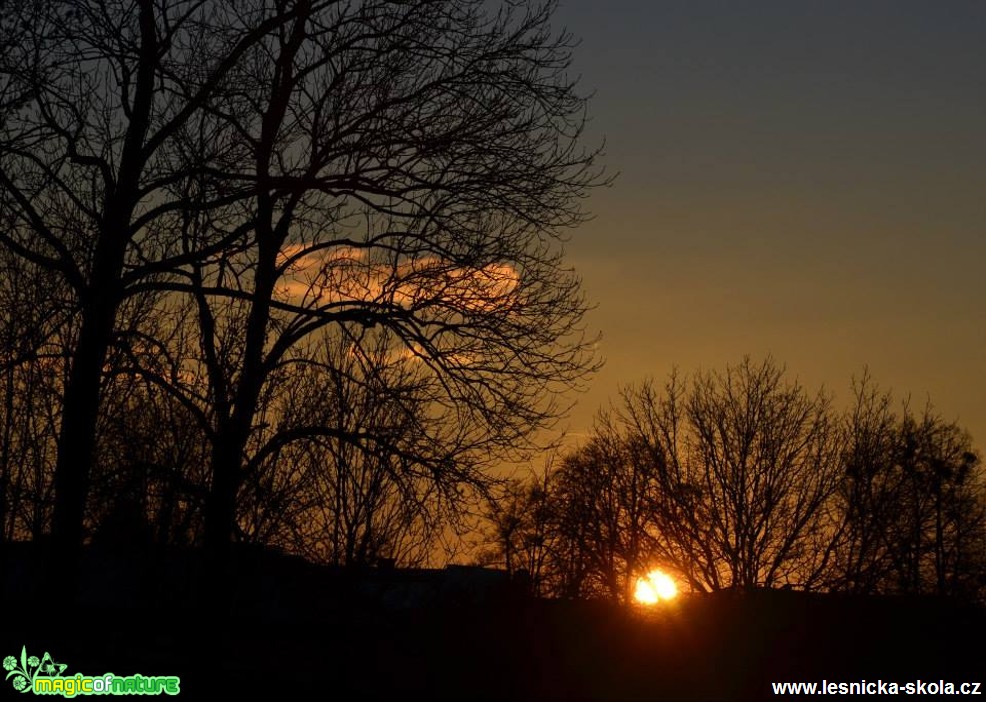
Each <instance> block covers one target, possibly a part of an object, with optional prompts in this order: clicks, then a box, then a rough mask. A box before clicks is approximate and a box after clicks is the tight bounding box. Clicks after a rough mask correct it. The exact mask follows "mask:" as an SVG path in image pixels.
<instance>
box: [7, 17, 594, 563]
mask: <svg viewBox="0 0 986 702" xmlns="http://www.w3.org/2000/svg"><path fill="white" fill-rule="evenodd" d="M551 11H552V6H551V4H547V5H544V6H537V7H535V6H529V5H527V4H524V3H507V4H505V5H504V6H503V7H502V8H500V9H499V10H496V11H495V12H494V11H492V10H490V9H488V7H487V4H486V3H483V2H478V1H474V0H445V1H442V2H427V1H424V0H420V1H415V2H406V3H395V2H384V1H382V0H381V1H379V2H363V3H358V4H349V3H346V4H343V3H338V2H329V1H323V2H319V1H317V0H298V1H296V2H276V3H271V2H262V1H261V0H254V1H251V2H236V3H232V2H222V1H220V0H215V1H213V2H206V1H202V2H199V1H196V2H192V1H190V0H173V1H170V2H163V3H152V2H150V1H149V0H132V1H127V0H115V1H113V2H84V1H81V0H80V1H79V2H73V3H34V2H18V1H15V2H11V3H7V6H6V7H5V14H4V18H3V19H2V20H0V114H2V115H3V117H2V122H0V144H2V147H0V205H2V207H3V209H4V211H5V212H7V213H9V226H7V227H6V228H5V229H4V230H2V231H0V244H2V245H3V246H4V247H6V248H7V249H8V250H9V251H11V252H13V253H14V254H16V255H17V256H18V257H19V258H20V259H21V260H23V261H25V262H29V263H30V264H32V265H35V266H39V267H41V268H42V269H44V270H46V271H49V272H51V273H52V274H55V275H57V276H58V277H59V279H60V280H61V281H63V282H64V285H65V286H66V287H67V288H68V289H70V290H71V293H72V304H73V305H74V309H75V314H74V316H73V320H74V323H75V324H77V328H78V333H77V334H76V335H75V336H74V337H73V339H72V345H71V348H70V354H69V355H70V359H69V363H68V369H69V370H68V377H67V382H66V386H65V391H64V398H63V401H62V406H61V416H60V419H61V422H60V426H61V430H60V436H59V438H58V446H57V451H58V454H57V461H56V465H55V472H54V486H55V492H56V502H55V510H54V516H53V531H54V536H55V538H56V541H57V542H58V543H59V544H60V545H61V546H62V547H63V548H66V549H72V548H74V547H75V546H76V545H78V544H79V543H80V542H81V539H82V536H83V524H84V513H85V505H86V501H87V495H88V493H89V486H90V480H91V477H92V475H91V470H92V465H93V456H94V451H95V446H96V435H97V417H98V416H99V414H100V403H101V397H102V387H103V385H102V383H103V378H104V373H105V372H106V371H107V369H108V362H109V361H111V360H112V354H111V349H112V348H113V347H114V346H116V345H119V344H121V343H126V342H127V340H128V339H130V341H131V346H133V345H135V344H134V343H133V337H134V335H137V336H138V338H140V337H141V334H143V332H142V331H141V330H140V329H135V328H132V327H131V326H130V325H121V324H120V321H121V314H122V311H123V310H125V308H126V305H127V304H128V302H129V301H130V300H132V299H134V298H135V297H138V296H141V295H145V294H148V293H153V295H152V299H153V304H155V305H157V304H163V303H162V299H170V298H162V297H161V294H162V293H167V294H170V295H172V296H175V295H177V296H179V297H182V298H183V299H185V300H186V301H190V303H191V304H193V305H194V309H195V310H196V315H197V322H198V326H199V339H200V344H199V346H200V348H199V354H197V356H196V357H194V358H192V359H191V361H190V365H191V366H192V368H191V369H183V377H184V376H188V377H194V378H196V381H195V383H189V382H176V380H178V381H181V377H177V376H173V377H163V376H162V375H161V374H160V373H158V372H157V371H156V370H155V369H154V368H150V369H143V371H142V372H143V373H144V375H145V378H146V379H147V380H148V382H152V383H154V384H155V385H157V387H158V388H159V389H160V390H161V391H164V392H169V393H171V394H172V395H173V396H174V397H175V398H176V399H177V400H178V401H179V402H181V403H183V404H184V405H185V406H187V407H188V408H189V410H190V411H192V412H193V413H195V414H196V415H197V416H198V417H199V421H200V422H201V423H202V424H203V426H204V428H205V430H206V434H207V437H208V440H209V442H210V445H211V457H210V464H211V467H210V470H211V477H210V480H209V495H208V498H207V502H206V510H205V511H206V539H207V541H208V542H209V543H210V544H211V545H212V546H213V547H214V548H215V549H217V550H222V549H223V548H224V544H227V543H228V542H229V539H230V538H231V537H232V535H233V533H234V531H235V522H236V513H237V509H236V504H237V499H238V494H239V491H240V489H241V488H242V487H243V485H244V484H245V482H246V481H248V480H250V479H252V476H251V471H252V470H253V467H254V466H253V464H252V463H251V461H252V460H253V459H251V458H250V456H251V455H254V456H255V455H258V454H264V453H265V452H269V451H270V450H271V449H269V448H266V447H267V446H268V445H270V443H271V442H274V444H280V443H283V442H284V441H285V440H286V438H285V437H284V436H281V437H280V438H278V437H276V436H273V435H271V434H269V433H267V432H266V430H265V429H264V428H263V427H262V426H261V425H262V424H263V422H261V421H259V420H258V411H259V408H260V407H261V404H262V401H263V398H264V397H265V393H267V392H268V390H269V387H268V384H269V383H271V382H273V381H274V379H275V378H280V376H279V375H278V370H279V369H281V368H282V367H284V366H286V365H291V364H301V363H304V362H305V356H306V353H307V352H306V345H307V344H308V343H309V341H310V340H311V339H312V337H313V336H316V335H318V334H320V333H322V332H326V333H331V334H337V335H344V336H347V337H348V338H350V339H359V338H360V336H359V334H358V333H356V332H354V331H353V330H354V329H360V328H368V327H373V328H379V329H380V330H382V332H383V333H385V336H386V338H387V339H388V341H389V343H390V344H391V348H392V351H393V353H395V354H409V355H411V356H413V357H414V358H415V359H416V360H417V362H419V363H420V364H421V365H422V367H423V368H425V369H427V371H428V373H430V375H431V378H432V382H431V385H430V388H429V391H430V392H431V399H432V403H431V405H430V409H429V410H428V412H429V413H430V415H431V416H430V417H429V419H430V420H431V419H434V418H435V417H438V418H440V419H441V420H442V422H438V423H437V424H435V426H437V425H438V424H442V425H443V426H445V427H446V428H448V427H457V431H456V432H455V433H454V435H452V436H451V437H450V436H449V435H448V434H443V435H442V436H441V437H440V438H442V440H449V439H450V438H451V439H452V440H453V441H454V442H455V445H456V446H458V447H460V448H462V449H463V450H462V451H460V452H459V454H458V455H457V460H459V461H460V462H459V463H454V462H449V461H448V460H443V461H430V460H429V456H428V455H427V454H426V455H422V456H419V457H418V458H419V459H420V462H421V463H422V465H426V466H427V469H428V470H429V471H430V472H431V474H432V475H434V476H443V475H448V476H458V477H459V478H464V479H469V478H470V477H474V476H475V473H474V472H472V471H473V469H475V468H476V467H477V466H479V462H478V461H477V460H476V459H475V456H476V455H479V454H478V453H475V452H474V454H473V459H472V460H468V461H467V460H466V457H467V452H466V451H465V448H466V447H474V448H475V447H485V449H486V450H487V453H488V452H489V451H490V450H492V449H493V448H494V447H516V448H523V447H524V446H526V445H527V443H526V441H527V438H529V437H530V436H532V432H533V431H535V430H536V429H537V428H538V427H540V426H542V425H544V424H545V423H546V422H548V421H550V420H551V419H552V418H553V417H554V416H556V414H557V411H558V407H557V406H556V405H555V404H554V403H553V402H552V398H553V397H554V391H555V390H560V389H564V388H566V387H570V386H571V385H572V384H574V383H577V382H578V381H579V379H580V378H581V377H583V375H584V374H585V373H586V372H587V370H588V369H589V368H590V367H591V365H592V361H591V358H590V356H589V354H588V349H589V347H588V346H587V345H586V344H585V343H584V341H583V340H582V339H581V337H580V327H579V325H580V319H581V315H582V312H583V310H584V304H583V302H582V299H581V297H580V295H579V292H578V280H577V279H576V278H575V277H574V276H573V275H572V273H571V272H570V271H569V270H567V269H566V268H565V267H564V265H563V263H562V259H561V248H560V246H559V241H560V238H561V233H562V231H563V230H564V229H565V228H566V227H568V226H570V225H573V224H576V223H578V222H579V221H581V218H582V214H581V211H580V209H579V197H580V196H581V195H583V194H584V192H585V191H586V189H587V188H588V187H590V186H592V185H594V184H597V183H599V182H601V181H600V179H599V174H598V171H597V170H596V169H595V167H594V165H593V163H594V157H595V153H594V152H586V151H583V150H582V149H581V147H580V146H579V141H580V136H581V129H582V117H583V108H584V105H585V101H584V99H583V98H582V97H581V96H580V95H579V94H578V93H577V92H576V90H575V88H574V85H573V83H572V81H571V80H570V79H569V78H568V77H567V75H566V73H565V71H566V68H567V66H568V61H569V53H570V51H569V50H570V43H569V41H568V38H567V37H565V36H555V35H553V34H552V33H551V32H550V29H549V24H548V23H549V19H550V16H551ZM143 342H144V346H145V347H146V346H147V345H148V343H149V342H148V340H147V339H143ZM354 343H355V342H354ZM196 366H197V368H196ZM200 379H204V382H205V385H204V386H203V385H201V384H198V385H197V384H196V383H200V382H201V381H200ZM326 433H327V431H326V428H325V427H307V428H306V431H304V432H303V431H302V430H301V428H299V427H295V428H294V434H293V435H292V436H291V437H290V438H297V439H299V440H300V439H303V438H311V437H314V436H317V435H325V434H326ZM303 434H305V435H306V436H302V435H303ZM337 438H346V439H347V440H351V441H356V442H364V443H365V442H366V441H370V440H371V439H370V437H366V436H362V435H360V436H349V437H337ZM432 438H433V440H436V441H437V440H438V439H439V437H438V436H435V435H432ZM372 440H373V441H374V442H376V443H377V444H378V445H380V446H383V445H384V444H385V443H386V438H385V437H373V439H372ZM391 448H393V447H391Z"/></svg>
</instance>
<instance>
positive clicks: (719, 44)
mask: <svg viewBox="0 0 986 702" xmlns="http://www.w3.org/2000/svg"><path fill="white" fill-rule="evenodd" d="M555 24H556V26H558V27H559V28H567V29H568V30H569V31H571V32H572V33H573V34H575V35H576V36H577V37H580V38H581V44H580V46H579V47H578V48H577V49H576V52H575V62H574V70H575V72H576V73H579V74H581V82H580V85H581V86H582V88H583V89H584V90H587V91H594V92H595V96H594V98H593V100H592V103H591V105H590V114H591V117H592V124H591V125H590V130H589V135H588V136H589V138H590V141H593V140H594V141H598V140H599V139H600V138H601V137H603V136H605V138H606V158H605V162H606V164H607V166H608V168H610V169H611V170H612V171H618V172H619V173H620V175H619V177H618V179H617V181H616V182H615V184H614V185H613V186H612V187H611V188H609V189H607V190H604V191H598V192H596V193H594V194H593V196H592V197H591V199H590V200H589V202H588V208H589V209H590V210H591V211H592V212H593V213H594V214H595V217H596V218H595V220H594V221H592V222H590V223H589V224H587V225H585V226H583V227H581V228H579V229H578V230H577V231H576V232H574V234H573V238H572V241H571V243H570V245H569V247H568V254H569V260H570V261H571V263H572V264H573V265H574V266H575V267H576V268H577V270H578V271H579V272H580V273H581V275H582V277H583V281H584V286H585V290H586V293H587V294H588V296H589V297H590V299H591V300H593V301H594V302H595V303H596V304H597V308H596V310H595V311H594V312H593V313H592V314H591V316H590V317H589V320H588V321H589V324H590V326H591V328H592V329H594V330H596V331H598V332H601V334H602V342H601V352H602V354H603V356H604V357H605V359H606V365H605V367H604V369H603V370H602V372H600V373H599V374H598V375H597V376H596V377H595V379H594V380H593V382H592V385H591V389H590V390H589V392H588V393H587V394H585V395H582V396H580V398H579V401H578V406H577V407H576V409H575V410H574V412H573V414H572V415H571V417H570V421H569V424H570V426H571V429H572V430H573V431H574V432H581V431H585V429H587V428H588V426H589V425H590V424H591V420H592V416H593V414H594V413H595V411H596V410H597V408H598V407H599V406H600V405H602V404H604V403H606V402H608V401H609V400H610V399H615V398H616V391H617V388H618V386H619V385H620V384H623V383H629V382H636V381H639V380H641V379H643V378H644V377H646V376H654V377H657V378H664V377H665V376H666V375H667V374H668V372H669V371H670V369H671V367H672V365H673V364H677V365H678V366H679V367H680V368H681V370H682V371H693V370H695V369H697V368H699V367H702V368H708V369H711V368H722V367H723V366H724V364H726V363H731V362H736V361H738V360H740V359H741V358H742V356H743V355H744V354H750V355H752V356H754V357H756V358H761V357H763V356H764V355H766V354H768V353H770V354H773V356H774V357H775V358H776V359H777V360H778V361H780V362H782V363H784V364H785V365H786V366H787V369H788V372H789V374H790V375H791V376H792V377H797V378H798V379H799V380H800V381H801V382H802V383H803V384H805V385H806V386H808V387H809V388H812V389H817V388H818V387H820V386H822V385H824V386H825V387H826V388H827V389H829V390H830V391H832V392H834V393H835V394H836V397H837V400H843V401H844V400H846V398H847V397H848V395H849V383H850V380H851V378H852V376H853V375H854V374H856V375H858V374H860V373H861V372H862V370H863V368H864V366H867V365H868V366H869V368H870V372H871V374H872V375H873V376H874V379H875V380H876V381H877V382H878V383H879V384H880V385H881V386H882V387H884V388H892V389H893V390H894V391H895V394H896V395H897V396H898V397H902V396H905V395H908V394H909V395H910V396H911V398H912V403H913V404H915V405H917V406H918V407H919V408H920V407H921V406H923V405H924V403H925V401H926V400H927V399H928V398H929V397H930V399H931V400H932V402H933V403H934V404H935V406H936V407H937V408H938V410H939V411H940V413H941V414H942V415H943V416H944V417H945V418H946V419H948V420H956V421H958V422H959V423H960V424H961V425H963V426H965V427H966V428H968V429H969V430H970V431H971V432H972V434H973V437H974V439H975V443H976V445H977V446H978V447H979V448H981V449H982V448H986V406H984V401H983V396H984V391H986V363H984V362H986V275H984V273H986V2H982V1H981V0H976V1H975V2H944V1H943V2H931V1H929V0H922V1H921V2H912V1H901V0H892V1H889V0H888V1H879V2H873V1H864V0H851V1H828V2H818V1H806V0H775V1H771V2H760V1H758V0H747V1H744V2H736V1H735V0H722V1H718V2H712V1H701V0H675V1H673V2H661V1H655V2H644V1H641V2H630V1H628V0H617V1H610V2H597V1H595V0H562V4H561V7H560V8H559V10H558V12H557V13H556V15H555Z"/></svg>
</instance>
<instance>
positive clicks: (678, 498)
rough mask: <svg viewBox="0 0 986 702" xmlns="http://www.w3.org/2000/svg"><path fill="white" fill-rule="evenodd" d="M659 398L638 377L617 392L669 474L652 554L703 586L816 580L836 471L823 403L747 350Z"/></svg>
mask: <svg viewBox="0 0 986 702" xmlns="http://www.w3.org/2000/svg"><path fill="white" fill-rule="evenodd" d="M665 398H666V399H658V398H657V397H656V396H655V395H654V394H653V392H652V391H650V390H648V389H647V387H646V386H645V389H644V390H643V391H640V392H634V391H633V390H630V391H628V392H627V393H626V395H625V402H626V413H627V417H628V419H629V421H630V423H631V425H632V426H633V428H634V430H635V431H636V432H637V433H638V435H639V437H640V438H641V439H642V440H643V441H644V442H645V443H646V444H647V445H648V446H649V447H650V448H651V450H652V452H653V456H654V460H655V463H656V464H657V466H658V467H659V468H660V469H661V470H662V472H664V473H665V475H666V476H667V477H664V478H662V480H661V482H662V487H664V486H666V487H665V490H666V493H665V494H663V495H662V497H661V500H660V501H659V505H665V506H670V509H663V510H662V509H660V507H659V509H658V514H659V515H661V524H660V526H659V527H658V531H657V544H658V547H659V551H660V552H661V553H662V554H663V555H665V556H666V557H668V558H669V559H670V560H672V562H673V563H674V565H675V566H676V568H678V569H679V570H681V571H683V572H684V573H686V574H688V575H689V577H690V579H692V580H693V581H694V580H696V579H698V578H697V577H696V575H698V574H699V573H700V578H701V580H703V581H704V583H703V584H704V585H705V586H706V587H722V586H739V587H752V586H767V587H770V586H778V585H782V584H792V585H797V586H800V587H806V588H808V587H812V586H813V585H814V584H815V583H816V582H817V580H818V578H819V577H820V568H821V566H822V565H823V563H821V562H820V561H819V560H818V555H819V553H820V549H819V546H820V545H822V544H824V539H825V536H826V528H827V520H826V519H825V518H824V517H825V514H824V508H825V507H826V505H827V503H828V500H829V498H830V497H831V495H832V493H833V491H834V490H835V488H836V485H837V475H838V472H837V468H836V465H837V464H836V461H835V458H836V456H837V455H838V442H837V439H838V434H837V431H836V428H837V424H836V421H835V418H834V416H833V413H832V411H831V409H830V404H829V400H828V399H827V398H826V397H824V396H823V395H821V394H818V395H815V396H811V395H809V394H808V393H807V392H806V391H805V390H804V388H802V387H801V386H800V385H798V384H797V383H796V382H789V381H786V380H785V379H784V371H783V369H781V368H779V367H778V366H777V365H776V364H775V363H774V362H773V361H772V360H771V359H767V360H765V361H763V362H762V363H760V364H755V363H754V362H753V361H751V360H750V359H749V358H746V359H744V360H743V361H742V362H741V363H740V364H738V365H736V366H727V368H726V371H725V372H724V373H722V374H720V373H700V374H698V375H696V377H695V378H694V380H693V381H692V382H691V384H690V387H689V389H688V390H687V392H683V390H682V388H681V386H679V385H678V381H677V380H676V379H674V378H672V381H671V382H670V383H669V384H668V386H667V388H666V392H665ZM678 521H684V522H685V523H686V524H687V526H685V527H682V526H680V525H676V524H675V522H678ZM682 557H684V558H682ZM686 559H687V560H686ZM692 562H697V563H698V564H700V567H699V570H698V572H697V573H696V566H695V565H692Z"/></svg>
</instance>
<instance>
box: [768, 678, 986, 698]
mask: <svg viewBox="0 0 986 702" xmlns="http://www.w3.org/2000/svg"><path fill="white" fill-rule="evenodd" d="M770 685H771V687H772V688H773V690H774V694H775V695H981V694H983V693H982V683H979V682H948V681H946V680H934V681H930V682H929V681H927V680H909V681H908V682H894V681H885V680H860V681H858V682H832V681H829V680H822V681H821V682H820V683H818V682H775V683H770Z"/></svg>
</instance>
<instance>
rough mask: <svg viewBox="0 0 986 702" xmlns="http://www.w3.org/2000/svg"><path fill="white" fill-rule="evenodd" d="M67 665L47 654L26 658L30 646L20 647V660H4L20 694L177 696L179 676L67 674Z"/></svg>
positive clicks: (8, 673) (11, 681) (9, 677)
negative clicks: (57, 661)
mask: <svg viewBox="0 0 986 702" xmlns="http://www.w3.org/2000/svg"><path fill="white" fill-rule="evenodd" d="M66 668H68V666H67V665H66V664H64V663H56V662H55V661H54V659H53V658H52V657H51V654H50V653H48V652H47V651H46V652H45V654H44V655H43V656H42V657H41V658H38V657H37V656H29V655H27V647H26V646H23V647H21V655H20V659H19V660H18V659H17V658H16V657H14V656H7V657H6V658H4V659H3V669H4V670H6V671H7V677H6V679H7V680H10V683H11V684H12V685H13V686H14V689H15V690H17V691H18V692H33V693H34V694H35V695H61V696H62V697H75V696H76V695H162V694H163V695H177V694H178V693H179V692H180V686H181V680H180V679H179V677H178V676H177V675H140V674H139V673H138V674H137V675H114V674H113V673H104V674H103V675H83V674H82V673H77V674H75V675H65V670H66Z"/></svg>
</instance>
